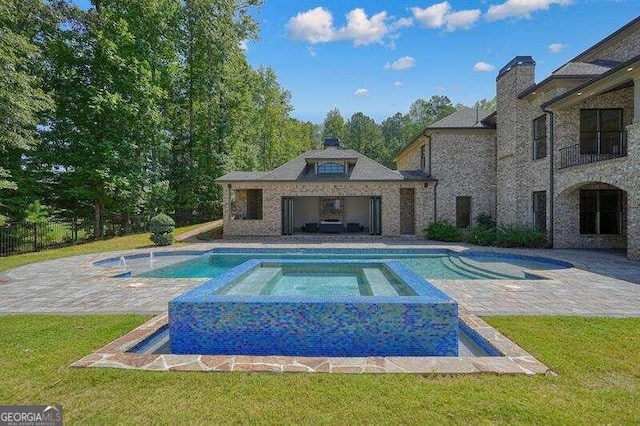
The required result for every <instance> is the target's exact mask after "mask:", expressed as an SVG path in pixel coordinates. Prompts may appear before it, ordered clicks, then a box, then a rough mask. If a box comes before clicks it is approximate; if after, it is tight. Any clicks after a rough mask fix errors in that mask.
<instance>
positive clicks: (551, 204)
mask: <svg viewBox="0 0 640 426" xmlns="http://www.w3.org/2000/svg"><path fill="white" fill-rule="evenodd" d="M542 112H544V113H546V114H549V248H553V222H554V220H553V219H554V217H553V212H554V205H555V197H554V195H555V194H554V187H555V185H554V178H555V173H554V170H555V164H554V162H553V158H554V155H553V152H554V148H553V142H554V141H553V129H554V127H555V120H554V115H553V111H551V110H548V109H547V108H542Z"/></svg>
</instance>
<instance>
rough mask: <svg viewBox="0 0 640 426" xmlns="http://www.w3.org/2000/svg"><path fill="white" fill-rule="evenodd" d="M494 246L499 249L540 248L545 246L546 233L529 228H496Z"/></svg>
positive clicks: (519, 226)
mask: <svg viewBox="0 0 640 426" xmlns="http://www.w3.org/2000/svg"><path fill="white" fill-rule="evenodd" d="M496 244H497V245H498V246H500V247H525V248H542V247H546V246H547V233H546V232H544V231H540V230H538V229H535V228H532V227H530V226H522V225H503V226H499V227H498V231H497V233H496Z"/></svg>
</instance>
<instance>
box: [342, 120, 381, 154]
mask: <svg viewBox="0 0 640 426" xmlns="http://www.w3.org/2000/svg"><path fill="white" fill-rule="evenodd" d="M345 127H346V137H345V145H346V147H348V148H351V149H355V150H356V151H358V152H360V153H362V154H364V155H366V156H367V157H369V158H372V159H374V160H376V161H379V162H384V161H385V160H386V159H387V158H388V156H389V153H388V151H387V149H386V148H385V146H384V144H383V141H382V130H381V129H380V126H379V125H378V124H377V123H376V122H375V121H374V120H373V119H372V118H370V117H367V116H366V115H364V114H363V113H361V112H356V113H355V114H353V115H352V116H351V118H350V119H349V121H347V124H346V126H345Z"/></svg>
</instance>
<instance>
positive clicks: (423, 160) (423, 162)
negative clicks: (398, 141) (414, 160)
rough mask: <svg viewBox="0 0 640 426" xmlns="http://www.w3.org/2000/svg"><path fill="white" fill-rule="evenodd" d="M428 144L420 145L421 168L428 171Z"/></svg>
mask: <svg viewBox="0 0 640 426" xmlns="http://www.w3.org/2000/svg"><path fill="white" fill-rule="evenodd" d="M425 149H426V145H422V146H421V147H420V170H422V171H423V172H426V171H427V156H426V154H425Z"/></svg>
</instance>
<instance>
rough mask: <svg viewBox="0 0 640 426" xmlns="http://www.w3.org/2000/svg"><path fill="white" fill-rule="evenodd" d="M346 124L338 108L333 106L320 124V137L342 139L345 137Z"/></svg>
mask: <svg viewBox="0 0 640 426" xmlns="http://www.w3.org/2000/svg"><path fill="white" fill-rule="evenodd" d="M346 132H347V129H346V126H345V122H344V118H342V115H341V114H340V110H339V109H338V108H334V109H332V110H331V111H329V112H328V113H327V117H326V118H325V119H324V124H323V126H322V138H323V139H325V138H338V139H340V140H344V139H345V137H346Z"/></svg>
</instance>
